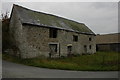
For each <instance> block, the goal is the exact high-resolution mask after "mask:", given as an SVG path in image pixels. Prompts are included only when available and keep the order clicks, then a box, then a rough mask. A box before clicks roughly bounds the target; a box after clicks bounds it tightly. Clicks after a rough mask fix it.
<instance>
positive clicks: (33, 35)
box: [23, 25, 96, 57]
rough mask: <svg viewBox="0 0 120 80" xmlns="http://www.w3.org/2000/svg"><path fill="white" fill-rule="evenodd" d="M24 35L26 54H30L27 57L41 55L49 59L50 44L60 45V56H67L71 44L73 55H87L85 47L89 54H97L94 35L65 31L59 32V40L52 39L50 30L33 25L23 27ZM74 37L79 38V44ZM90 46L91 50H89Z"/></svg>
mask: <svg viewBox="0 0 120 80" xmlns="http://www.w3.org/2000/svg"><path fill="white" fill-rule="evenodd" d="M23 34H24V40H25V42H24V44H26V45H25V46H26V47H25V49H26V53H27V52H28V53H27V57H35V56H41V55H44V56H46V57H49V53H50V50H49V44H50V43H58V44H59V51H58V54H60V56H67V53H68V52H67V46H68V45H69V44H70V45H72V53H73V54H82V53H86V51H85V50H84V45H86V46H87V53H89V54H90V53H95V52H96V49H95V37H94V36H93V35H84V34H78V33H75V32H68V31H65V30H58V34H57V38H50V37H49V28H45V27H37V26H31V25H24V26H23ZM73 35H77V36H78V42H74V41H73ZM89 38H92V40H91V41H89ZM90 45H91V49H89V46H90Z"/></svg>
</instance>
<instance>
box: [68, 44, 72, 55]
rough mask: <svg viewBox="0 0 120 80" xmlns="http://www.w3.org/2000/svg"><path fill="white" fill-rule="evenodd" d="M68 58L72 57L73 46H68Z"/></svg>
mask: <svg viewBox="0 0 120 80" xmlns="http://www.w3.org/2000/svg"><path fill="white" fill-rule="evenodd" d="M67 51H68V56H69V55H72V46H67Z"/></svg>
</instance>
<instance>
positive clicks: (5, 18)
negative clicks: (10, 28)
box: [1, 11, 9, 21]
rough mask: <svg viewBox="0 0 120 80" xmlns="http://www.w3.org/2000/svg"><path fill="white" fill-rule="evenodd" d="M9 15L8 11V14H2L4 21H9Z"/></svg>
mask: <svg viewBox="0 0 120 80" xmlns="http://www.w3.org/2000/svg"><path fill="white" fill-rule="evenodd" d="M8 15H9V12H8V11H6V13H5V14H4V13H2V14H1V17H2V21H4V20H7V19H8V18H9V17H8Z"/></svg>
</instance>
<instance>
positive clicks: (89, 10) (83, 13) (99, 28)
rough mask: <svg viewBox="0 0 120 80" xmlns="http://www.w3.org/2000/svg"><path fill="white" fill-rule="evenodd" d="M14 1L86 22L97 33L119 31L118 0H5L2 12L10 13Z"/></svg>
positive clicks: (41, 10)
mask: <svg viewBox="0 0 120 80" xmlns="http://www.w3.org/2000/svg"><path fill="white" fill-rule="evenodd" d="M13 3H14V4H18V5H21V6H23V7H26V8H29V9H32V10H35V11H40V12H45V13H49V14H54V15H57V16H61V17H64V18H68V19H71V20H74V21H77V22H80V23H84V24H85V25H87V26H88V27H89V28H90V29H91V30H92V31H93V32H95V33H96V34H108V33H117V32H118V3H117V2H19V3H18V2H5V3H2V13H5V12H6V11H8V12H9V13H10V12H11V9H12V6H13Z"/></svg>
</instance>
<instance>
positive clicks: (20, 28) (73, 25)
mask: <svg viewBox="0 0 120 80" xmlns="http://www.w3.org/2000/svg"><path fill="white" fill-rule="evenodd" d="M78 16H79V15H78ZM9 30H10V31H9V33H10V36H11V41H12V42H11V44H12V47H11V48H12V50H13V53H10V54H13V55H15V56H19V57H21V58H33V57H39V56H44V57H61V56H68V55H71V54H74V55H77V54H93V53H95V52H96V44H95V34H94V33H93V32H92V31H91V30H90V29H89V28H88V27H87V26H86V25H85V24H83V23H78V22H76V21H73V20H69V19H65V18H62V17H59V16H55V15H52V14H46V13H42V12H37V11H33V10H30V9H27V8H24V7H22V6H18V5H15V4H14V5H13V9H12V12H11V16H10V26H9Z"/></svg>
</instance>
